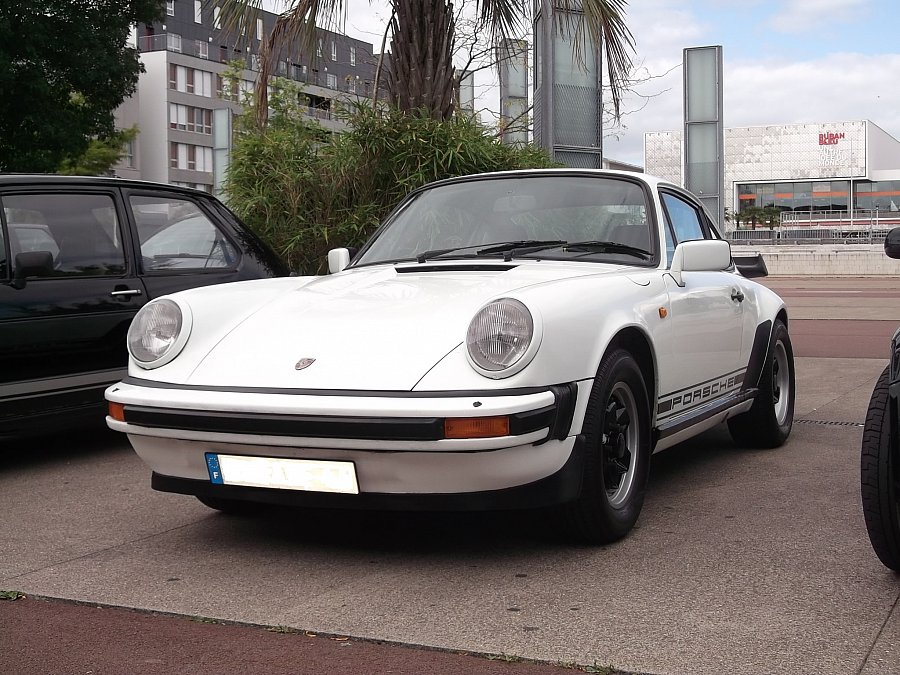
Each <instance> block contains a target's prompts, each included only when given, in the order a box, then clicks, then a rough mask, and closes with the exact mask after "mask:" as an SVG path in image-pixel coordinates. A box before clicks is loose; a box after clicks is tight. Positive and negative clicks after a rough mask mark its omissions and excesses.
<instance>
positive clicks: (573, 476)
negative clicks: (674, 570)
mask: <svg viewBox="0 0 900 675" xmlns="http://www.w3.org/2000/svg"><path fill="white" fill-rule="evenodd" d="M584 454H585V451H584V438H583V437H582V436H578V437H577V438H576V439H575V445H574V447H573V448H572V454H571V455H569V459H568V460H567V461H566V463H565V464H564V465H563V467H562V468H561V469H560V470H559V471H557V472H556V473H554V474H552V475H551V476H547V477H546V478H542V479H540V480H538V481H535V482H533V483H528V484H526V485H519V486H516V487H512V488H506V489H503V490H486V491H482V492H465V493H452V494H387V493H381V492H378V493H375V492H363V493H360V494H358V495H345V494H329V493H323V492H303V491H299V490H275V489H270V488H254V487H243V486H238V485H214V484H213V483H211V482H210V481H206V480H194V479H189V478H176V477H173V476H164V475H162V474H158V473H155V472H154V473H153V478H152V480H151V486H152V487H153V489H154V490H159V491H160V492H175V493H178V494H185V495H195V496H200V497H212V498H215V499H235V500H239V501H250V502H259V503H264V504H274V505H281V506H300V507H314V508H335V509H371V510H385V511H412V510H415V511H486V510H491V511H496V510H512V509H533V508H543V507H547V506H553V505H557V504H564V503H566V502H570V501H573V500H575V499H577V498H578V495H579V494H580V493H581V481H582V476H583V474H584Z"/></svg>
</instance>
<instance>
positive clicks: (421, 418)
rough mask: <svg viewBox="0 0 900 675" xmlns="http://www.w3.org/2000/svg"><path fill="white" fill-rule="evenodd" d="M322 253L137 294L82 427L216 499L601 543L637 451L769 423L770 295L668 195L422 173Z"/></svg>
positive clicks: (595, 178)
mask: <svg viewBox="0 0 900 675" xmlns="http://www.w3.org/2000/svg"><path fill="white" fill-rule="evenodd" d="M329 268H330V271H331V274H329V275H327V276H309V277H292V278H282V279H267V280H261V281H248V282H240V283H234V284H226V285H224V286H212V287H208V288H197V289H193V290H189V291H184V292H181V293H176V294H174V295H170V296H167V297H163V298H159V299H157V300H154V301H152V302H150V303H148V304H147V305H146V306H145V307H144V308H143V309H141V311H140V312H139V313H138V315H137V316H136V317H135V319H134V321H133V323H132V325H131V328H130V330H129V333H128V348H129V353H130V364H129V371H128V376H127V377H126V378H125V379H124V380H123V381H122V382H120V383H118V384H116V385H114V386H112V387H110V388H109V389H108V390H107V392H106V396H107V399H108V401H109V416H108V418H107V421H108V424H109V426H110V427H111V428H113V429H116V430H118V431H122V432H125V433H126V434H128V437H129V439H130V441H131V443H132V445H133V446H134V449H135V450H136V451H137V453H138V455H140V457H141V458H142V459H143V460H144V461H145V462H146V463H147V464H148V465H149V466H150V467H151V469H152V471H153V475H152V485H153V487H154V488H155V489H157V490H163V491H169V492H177V493H183V494H189V495H195V496H196V497H198V498H199V499H200V501H202V502H203V503H204V504H206V505H208V506H210V507H212V508H215V509H219V510H222V511H226V512H227V511H240V510H242V509H243V507H246V506H247V505H249V504H252V503H259V502H264V503H273V504H287V505H298V506H325V507H336V508H345V507H346V508H372V509H401V508H406V509H409V508H413V509H422V510H444V509H508V508H537V507H550V506H553V507H556V508H557V509H558V511H559V515H560V521H561V523H562V524H563V525H564V526H565V527H566V529H567V531H568V532H569V533H570V534H571V535H572V536H573V537H575V538H577V539H579V540H582V541H587V542H609V541H613V540H616V539H618V538H621V537H622V536H624V535H625V534H626V533H627V532H628V531H629V530H630V529H631V527H632V526H633V525H634V523H635V521H636V520H637V518H638V515H639V513H640V510H641V506H642V504H643V501H644V493H645V490H646V486H647V478H648V473H649V469H650V459H651V455H652V454H653V453H654V452H657V451H660V450H663V449H665V448H668V447H671V446H672V445H674V444H676V443H679V442H681V441H683V440H685V439H688V438H691V437H692V436H695V435H697V434H699V433H701V432H703V431H704V430H707V429H709V428H711V427H713V426H714V425H717V424H720V423H722V422H727V424H728V427H729V429H730V431H731V435H732V437H733V438H734V440H735V441H736V442H737V443H738V444H740V445H746V446H753V447H776V446H779V445H781V444H783V443H784V442H785V440H786V439H787V437H788V435H789V433H790V431H791V426H792V423H793V414H794V361H793V352H792V350H791V342H790V338H789V336H788V319H787V313H786V311H785V307H784V303H783V302H782V300H781V299H780V298H779V297H778V296H777V295H776V294H775V293H773V292H771V291H770V290H768V289H767V288H765V287H764V286H761V285H759V284H757V283H756V282H754V281H751V280H750V279H749V278H746V277H745V276H742V274H741V273H740V271H739V270H738V269H737V268H736V266H735V264H734V262H733V260H732V256H731V250H730V247H729V244H728V242H726V241H724V240H722V239H721V238H720V236H719V234H718V233H717V231H716V229H715V227H714V226H713V224H712V222H711V221H710V219H709V218H708V217H707V215H706V213H705V211H704V209H703V208H702V206H701V204H700V202H699V201H698V200H697V199H696V198H694V197H693V196H692V195H691V194H689V193H688V192H685V191H684V190H682V189H681V188H679V187H677V186H675V185H673V184H670V183H667V182H664V181H661V180H658V179H655V178H651V177H648V176H646V175H642V174H633V173H625V172H616V171H596V170H570V169H554V170H534V171H516V172H502V173H493V174H483V175H475V176H465V177H461V178H453V179H449V180H444V181H440V182H436V183H432V184H430V185H427V186H425V187H423V188H421V189H418V190H416V191H414V192H412V193H411V194H410V195H409V196H408V198H407V199H405V200H404V201H403V202H402V203H401V204H400V205H399V206H398V207H397V208H396V209H395V210H394V212H393V213H392V214H391V215H390V216H389V217H388V218H387V219H386V220H385V222H384V224H383V225H382V226H381V227H380V228H379V229H378V231H377V232H376V233H375V234H374V235H373V236H372V238H371V239H370V241H369V242H368V243H367V244H366V245H365V246H364V247H363V248H362V249H361V250H360V251H359V252H357V253H355V254H353V255H352V257H351V253H350V252H349V251H348V250H347V249H335V250H333V251H331V252H330V253H329Z"/></svg>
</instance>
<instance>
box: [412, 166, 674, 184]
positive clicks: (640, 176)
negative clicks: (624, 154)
mask: <svg viewBox="0 0 900 675" xmlns="http://www.w3.org/2000/svg"><path fill="white" fill-rule="evenodd" d="M541 175H543V176H610V177H619V178H628V179H630V180H636V181H639V182H643V183H645V184H647V185H649V186H650V187H660V186H665V187H672V188H676V189H679V190H683V189H684V188H681V187H679V186H677V185H675V184H674V183H672V182H671V181H668V180H665V179H664V178H659V177H658V176H653V175H650V174H647V173H639V172H637V171H623V170H621V169H573V168H566V167H561V168H552V169H516V170H512V171H492V172H489V173H475V174H469V175H464V176H456V177H454V178H445V179H443V180H438V181H434V182H433V183H429V184H427V185H425V186H423V187H433V186H435V185H441V184H446V183H454V182H465V181H467V180H473V179H483V178H515V177H519V176H541Z"/></svg>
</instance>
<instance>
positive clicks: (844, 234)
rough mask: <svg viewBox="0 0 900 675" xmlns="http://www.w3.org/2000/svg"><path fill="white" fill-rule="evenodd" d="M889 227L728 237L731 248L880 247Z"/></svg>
mask: <svg viewBox="0 0 900 675" xmlns="http://www.w3.org/2000/svg"><path fill="white" fill-rule="evenodd" d="M890 230H891V228H890V226H887V227H884V226H879V227H878V228H876V227H874V226H870V227H865V228H854V229H849V228H840V227H836V228H832V227H775V228H765V229H758V230H733V231H731V232H729V233H728V234H727V238H728V240H729V241H730V242H731V243H732V244H756V245H761V244H766V245H773V246H774V245H779V244H791V245H794V244H880V243H882V242H883V241H884V238H885V237H886V236H887V233H888V232H890Z"/></svg>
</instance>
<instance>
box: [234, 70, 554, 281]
mask: <svg viewBox="0 0 900 675" xmlns="http://www.w3.org/2000/svg"><path fill="white" fill-rule="evenodd" d="M297 95H298V90H297V88H296V87H294V86H292V85H285V88H283V89H281V90H280V91H279V93H277V94H275V95H273V97H272V99H271V100H270V105H271V110H272V111H271V114H270V117H269V124H268V125H267V127H265V128H262V129H261V128H260V127H258V126H257V125H256V122H255V113H254V111H253V110H252V108H248V110H247V112H246V113H245V114H244V115H243V116H242V117H241V118H239V119H238V122H237V124H236V125H235V126H236V134H235V140H234V147H233V150H232V155H231V165H230V167H229V170H228V175H227V179H226V184H225V192H226V196H227V200H228V203H229V206H231V208H233V209H234V210H235V211H236V212H237V213H238V215H240V216H241V217H242V218H243V219H244V221H245V222H246V223H247V224H248V225H249V226H250V227H251V228H253V229H254V230H255V231H256V232H257V233H258V234H260V235H261V236H263V238H265V239H266V240H267V241H268V242H269V243H270V244H271V245H272V246H273V247H274V248H275V249H276V250H277V251H278V252H279V253H281V254H282V255H283V256H284V257H285V258H286V259H287V260H288V261H289V263H290V264H291V266H292V267H293V268H294V269H298V268H299V269H301V270H302V271H303V272H304V273H307V274H309V273H315V272H317V271H318V272H322V271H324V268H325V256H326V253H327V251H328V249H330V248H334V247H339V246H348V247H353V246H360V245H361V244H362V243H363V242H365V240H366V239H367V238H368V236H369V235H370V234H371V233H372V232H373V231H374V230H375V228H376V227H377V226H378V223H379V222H380V220H381V219H382V218H384V216H386V215H387V214H388V213H389V212H390V211H391V209H393V208H394V206H396V205H397V203H398V202H399V201H400V200H401V199H402V198H403V197H404V196H405V195H406V194H407V193H408V192H409V191H411V190H413V189H415V188H417V187H420V186H421V185H424V184H425V183H428V182H430V181H434V180H439V179H441V178H450V177H452V176H459V175H465V174H470V173H478V172H482V171H499V170H504V169H520V168H536V167H547V166H552V162H551V160H550V158H549V157H548V155H547V154H546V152H544V151H543V150H541V149H539V148H536V147H534V146H526V147H524V148H515V147H511V146H506V145H502V144H500V143H499V142H498V141H497V140H496V139H494V138H493V137H491V135H489V134H488V133H487V131H486V130H485V129H483V128H482V127H480V126H478V125H477V124H476V123H475V122H474V121H473V120H471V119H469V118H466V117H462V116H454V117H451V118H450V119H447V120H436V119H433V118H431V117H430V116H428V115H425V114H421V115H409V114H406V113H405V112H403V111H401V110H399V109H397V108H393V107H392V108H379V109H373V108H372V107H370V106H365V105H355V106H353V107H351V108H350V109H349V110H347V111H346V112H345V113H344V114H345V116H346V118H347V121H348V122H349V124H350V125H351V129H350V130H349V131H348V132H346V133H342V134H328V133H327V132H326V131H324V130H323V129H322V128H321V127H320V126H319V125H318V124H317V123H316V122H313V121H311V120H309V119H308V118H306V117H304V115H303V114H302V109H303V106H302V105H298V103H297ZM302 96H303V95H302V94H300V97H301V99H302Z"/></svg>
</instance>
